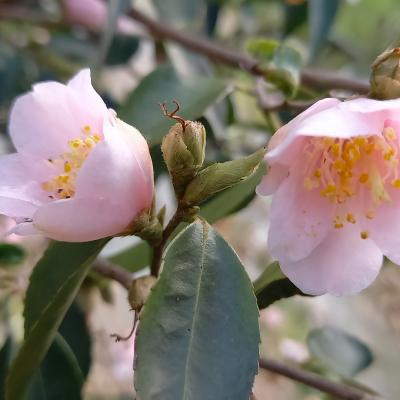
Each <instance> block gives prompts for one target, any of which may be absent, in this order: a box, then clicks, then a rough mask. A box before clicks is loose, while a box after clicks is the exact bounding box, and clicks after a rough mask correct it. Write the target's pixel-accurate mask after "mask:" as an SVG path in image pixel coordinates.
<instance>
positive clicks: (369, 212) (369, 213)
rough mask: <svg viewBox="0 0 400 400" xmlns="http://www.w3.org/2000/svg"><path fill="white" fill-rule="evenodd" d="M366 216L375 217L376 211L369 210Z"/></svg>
mask: <svg viewBox="0 0 400 400" xmlns="http://www.w3.org/2000/svg"><path fill="white" fill-rule="evenodd" d="M365 217H366V218H368V219H373V218H374V217H375V213H374V212H373V210H368V211H367V212H366V213H365Z"/></svg>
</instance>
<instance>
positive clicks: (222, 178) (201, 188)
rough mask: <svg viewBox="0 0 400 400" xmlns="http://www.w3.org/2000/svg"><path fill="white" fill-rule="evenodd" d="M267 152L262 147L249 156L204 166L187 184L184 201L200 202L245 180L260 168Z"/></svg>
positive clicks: (194, 203)
mask: <svg viewBox="0 0 400 400" xmlns="http://www.w3.org/2000/svg"><path fill="white" fill-rule="evenodd" d="M265 152H266V150H265V149H264V148H262V149H260V150H258V151H256V152H255V153H253V154H251V155H249V156H248V157H245V158H241V159H238V160H233V161H227V162H224V163H215V164H212V165H210V166H209V167H207V168H204V169H203V170H201V171H200V172H199V173H198V174H197V176H196V177H195V178H194V179H193V180H192V181H191V182H190V183H189V185H188V186H187V188H186V191H185V194H184V196H183V201H185V202H186V203H188V204H192V205H197V204H200V203H202V202H203V201H205V200H207V199H208V198H209V197H211V196H212V195H214V194H215V193H218V192H220V191H222V190H224V189H228V188H229V187H231V186H234V185H236V184H238V183H239V182H241V181H243V180H245V179H246V178H248V177H249V176H250V175H251V174H253V173H254V171H255V170H256V169H257V168H258V166H259V164H260V163H261V161H262V159H263V158H264V155H265Z"/></svg>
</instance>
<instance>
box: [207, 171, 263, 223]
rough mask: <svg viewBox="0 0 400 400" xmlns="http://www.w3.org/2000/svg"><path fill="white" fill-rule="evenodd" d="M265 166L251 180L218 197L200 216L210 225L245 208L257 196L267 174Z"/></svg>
mask: <svg viewBox="0 0 400 400" xmlns="http://www.w3.org/2000/svg"><path fill="white" fill-rule="evenodd" d="M265 169H266V168H265V165H264V164H260V166H259V167H258V169H257V171H256V172H255V173H254V174H253V175H251V176H250V177H249V178H247V179H245V180H244V181H242V182H240V183H238V184H237V185H235V186H233V187H231V188H229V189H226V190H224V191H223V192H221V193H220V194H218V195H216V196H215V197H213V198H212V199H210V200H209V201H208V202H206V203H205V204H204V205H202V207H201V209H200V215H201V216H202V217H203V218H204V219H206V220H207V221H208V222H209V223H210V224H213V223H214V222H216V221H218V220H220V219H222V218H225V217H227V216H229V215H231V214H233V213H235V212H237V211H239V210H241V209H242V208H243V207H245V206H246V205H247V204H248V203H249V202H250V201H251V200H252V199H253V198H254V196H255V193H256V192H255V190H256V187H257V185H258V184H259V183H260V180H261V178H262V176H263V175H264V174H265Z"/></svg>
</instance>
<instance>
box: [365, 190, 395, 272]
mask: <svg viewBox="0 0 400 400" xmlns="http://www.w3.org/2000/svg"><path fill="white" fill-rule="evenodd" d="M391 196H392V201H391V202H387V203H384V204H381V205H380V207H379V209H378V210H377V212H376V213H375V218H373V219H372V220H370V221H368V228H367V229H368V231H369V234H370V237H371V239H372V240H374V241H375V243H376V244H377V245H378V247H379V248H380V249H381V250H382V252H383V254H384V255H385V256H386V257H387V258H389V259H390V260H391V261H393V262H394V263H396V264H398V265H400V207H399V204H400V196H399V194H396V193H394V194H391Z"/></svg>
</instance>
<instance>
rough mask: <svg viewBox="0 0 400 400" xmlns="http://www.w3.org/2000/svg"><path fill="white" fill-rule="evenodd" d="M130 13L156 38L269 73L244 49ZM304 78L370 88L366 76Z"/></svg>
mask: <svg viewBox="0 0 400 400" xmlns="http://www.w3.org/2000/svg"><path fill="white" fill-rule="evenodd" d="M128 15H129V16H130V17H131V18H133V19H135V20H136V21H138V22H140V23H142V24H143V25H144V26H146V28H147V29H148V30H149V32H150V33H151V34H152V35H153V36H154V37H156V38H157V39H162V40H170V41H173V42H175V43H178V44H180V45H181V46H183V47H185V48H187V49H188V50H191V51H193V52H195V53H199V54H202V55H204V56H206V57H208V58H210V59H211V60H213V61H216V62H220V63H222V64H225V65H229V66H231V67H235V68H241V69H244V70H246V71H248V72H249V73H251V74H253V75H261V76H265V75H266V71H265V70H263V68H261V66H260V65H259V63H258V61H257V60H256V59H255V58H253V57H250V56H248V55H247V54H245V53H242V52H238V51H234V50H230V49H227V48H225V47H223V46H221V45H218V44H215V43H212V42H210V41H209V40H206V39H203V38H199V37H194V36H191V35H190V34H188V33H187V32H180V31H177V30H175V29H173V28H171V27H169V26H167V25H164V24H162V23H159V22H158V21H155V20H153V19H152V18H149V17H148V16H147V15H145V14H143V13H141V12H140V11H138V10H136V9H132V10H130V11H129V13H128ZM301 80H302V82H303V83H304V84H305V85H307V86H310V87H314V88H318V89H343V90H349V91H353V92H357V93H359V94H366V93H368V91H369V84H368V83H367V82H365V81H363V80H358V79H350V78H344V77H341V76H338V75H337V74H336V73H333V72H325V71H320V70H316V69H308V70H307V69H305V70H303V72H302V75H301Z"/></svg>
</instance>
